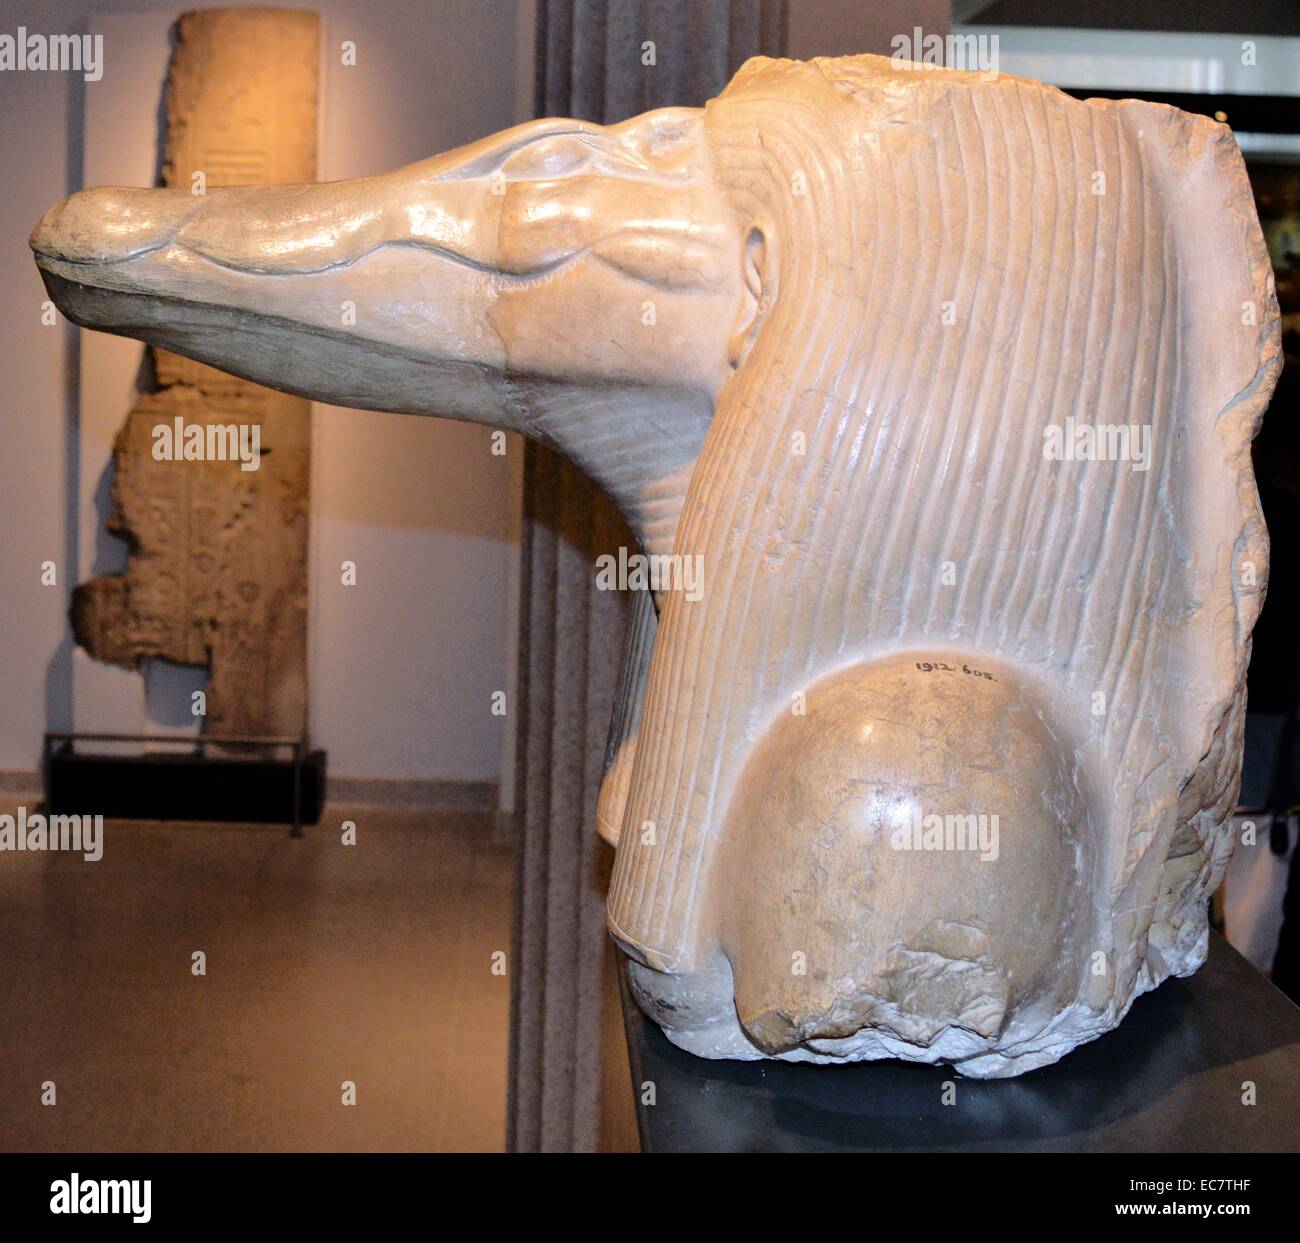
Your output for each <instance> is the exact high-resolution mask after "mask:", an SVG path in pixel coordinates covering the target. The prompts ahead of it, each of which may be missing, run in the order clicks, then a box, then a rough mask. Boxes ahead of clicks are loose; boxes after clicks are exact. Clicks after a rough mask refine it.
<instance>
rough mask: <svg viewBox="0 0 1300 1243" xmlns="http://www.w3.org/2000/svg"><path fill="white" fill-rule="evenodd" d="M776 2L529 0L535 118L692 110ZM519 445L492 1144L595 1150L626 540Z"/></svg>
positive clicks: (590, 492)
mask: <svg viewBox="0 0 1300 1243" xmlns="http://www.w3.org/2000/svg"><path fill="white" fill-rule="evenodd" d="M785 7H786V6H785V0H608V2H606V0H538V13H537V114H538V115H539V116H570V117H577V118H580V119H583V120H590V121H598V122H602V123H611V122H614V121H621V120H624V119H625V118H627V117H629V116H635V115H636V114H637V113H639V112H644V111H646V110H648V109H650V108H659V107H664V106H668V105H674V104H676V105H700V104H703V103H704V101H705V100H706V99H709V98H710V97H711V96H713V95H716V94H717V93H718V92H719V91H720V90H721V89H722V87H723V86H725V85H726V83H727V80H728V79H729V78H730V77H731V75H732V74H733V73H734V72H735V70H736V69H737V68H738V67H739V66H740V64H741V63H742V62H743V61H744V60H746V59H747V58H748V57H750V56H754V55H757V54H759V53H765V54H767V55H770V56H777V55H780V54H781V48H782V43H783V37H784V27H785ZM647 41H648V42H652V43H653V44H654V57H653V59H654V64H652V65H646V64H644V63H643V60H644V59H645V55H644V52H643V46H644V44H645V43H646V42H647ZM526 452H527V457H526V459H525V467H524V566H523V573H522V575H521V606H520V607H521V610H522V617H521V626H520V630H521V640H520V641H521V644H522V649H523V650H522V651H521V653H520V657H521V658H520V689H519V694H520V702H521V704H522V705H523V711H522V713H521V721H520V728H521V731H522V732H521V737H520V745H519V752H518V756H519V769H518V785H517V789H518V791H519V798H520V801H521V808H520V823H521V825H522V834H521V840H520V848H519V852H518V859H519V862H518V880H517V884H516V890H515V911H514V943H513V952H512V955H511V990H512V991H511V1013H510V1023H511V1046H510V1106H509V1118H508V1122H507V1127H508V1143H509V1146H510V1148H511V1149H513V1150H515V1151H524V1152H537V1151H551V1152H554V1151H563V1152H568V1151H575V1152H583V1151H593V1150H595V1149H596V1148H597V1147H598V1146H599V1143H600V1129H601V1127H600V1123H601V1099H600V1097H601V1082H602V1041H601V1019H602V1000H603V990H604V988H605V983H606V981H607V979H608V978H609V977H608V973H607V955H608V954H609V952H610V948H609V942H608V938H607V937H606V935H605V910H604V902H605V889H606V886H607V884H608V879H609V869H610V866H611V864H612V861H613V858H612V856H613V852H612V851H611V850H610V848H609V847H608V846H606V845H605V844H604V843H603V842H602V841H600V840H599V839H598V838H597V836H596V830H595V817H596V795H597V792H598V789H599V785H600V776H601V768H602V764H603V759H604V751H605V737H606V732H607V730H608V727H609V720H610V715H611V712H612V710H613V699H614V690H615V684H616V681H617V678H618V666H619V659H620V656H621V653H622V643H623V632H624V629H625V627H626V624H627V614H628V605H629V601H628V600H627V599H625V598H623V597H622V596H621V595H619V593H616V592H602V591H597V590H595V568H594V562H595V559H596V557H597V556H599V555H600V554H601V553H602V552H616V551H617V549H618V547H619V545H625V546H627V547H628V548H632V547H634V540H633V537H632V535H631V533H630V532H629V531H628V529H627V527H626V526H625V525H624V524H623V522H622V521H621V519H620V518H619V517H618V515H617V514H616V513H614V511H613V509H612V507H611V506H610V505H609V503H608V502H607V501H606V500H605V499H604V497H602V496H601V495H599V494H598V493H597V492H596V491H595V489H594V488H593V487H592V485H591V484H590V483H589V482H588V481H587V479H586V478H585V477H584V476H582V475H581V474H579V473H578V472H577V471H576V470H575V469H574V468H573V467H571V466H569V465H568V464H567V463H566V462H563V461H561V460H560V459H559V458H557V457H556V456H555V455H554V454H552V453H550V452H549V451H547V450H545V449H542V448H539V447H537V446H535V445H532V444H530V445H529V446H528V448H527V451H526ZM606 1052H611V1051H609V1050H607V1051H606ZM623 1090H625V1091H628V1092H630V1090H631V1089H630V1084H629V1085H623ZM629 1099H630V1098H629Z"/></svg>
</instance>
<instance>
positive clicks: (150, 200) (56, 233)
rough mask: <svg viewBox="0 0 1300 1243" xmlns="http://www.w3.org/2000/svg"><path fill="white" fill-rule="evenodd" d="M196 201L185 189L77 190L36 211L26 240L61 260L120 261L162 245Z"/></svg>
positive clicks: (71, 261)
mask: <svg viewBox="0 0 1300 1243" xmlns="http://www.w3.org/2000/svg"><path fill="white" fill-rule="evenodd" d="M200 203H201V200H198V199H196V198H195V196H194V195H192V194H190V193H189V191H187V190H142V189H135V188H131V187H127V186H103V187H97V188H96V189H93V190H82V191H80V192H79V193H77V194H74V195H72V196H71V197H70V198H66V199H64V200H63V201H62V202H61V203H56V204H55V205H54V206H53V207H51V208H50V210H49V211H47V212H46V213H45V215H44V216H43V217H41V222H40V224H38V225H37V226H36V229H35V230H34V231H33V233H32V236H31V239H30V244H31V247H32V249H33V250H34V251H35V252H36V253H37V255H39V256H42V257H45V258H50V259H56V260H59V261H61V262H64V263H119V262H121V261H123V260H126V259H131V258H134V257H136V256H137V255H141V254H145V253H147V252H148V251H150V250H156V249H157V248H158V247H160V246H165V245H166V244H167V243H168V242H169V241H171V239H172V238H173V237H174V236H175V235H176V233H177V231H178V230H179V229H180V227H181V226H182V225H183V224H184V223H185V221H186V220H187V219H188V218H189V216H190V215H191V214H192V213H193V212H194V211H196V210H197V208H198V206H199V204H200Z"/></svg>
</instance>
